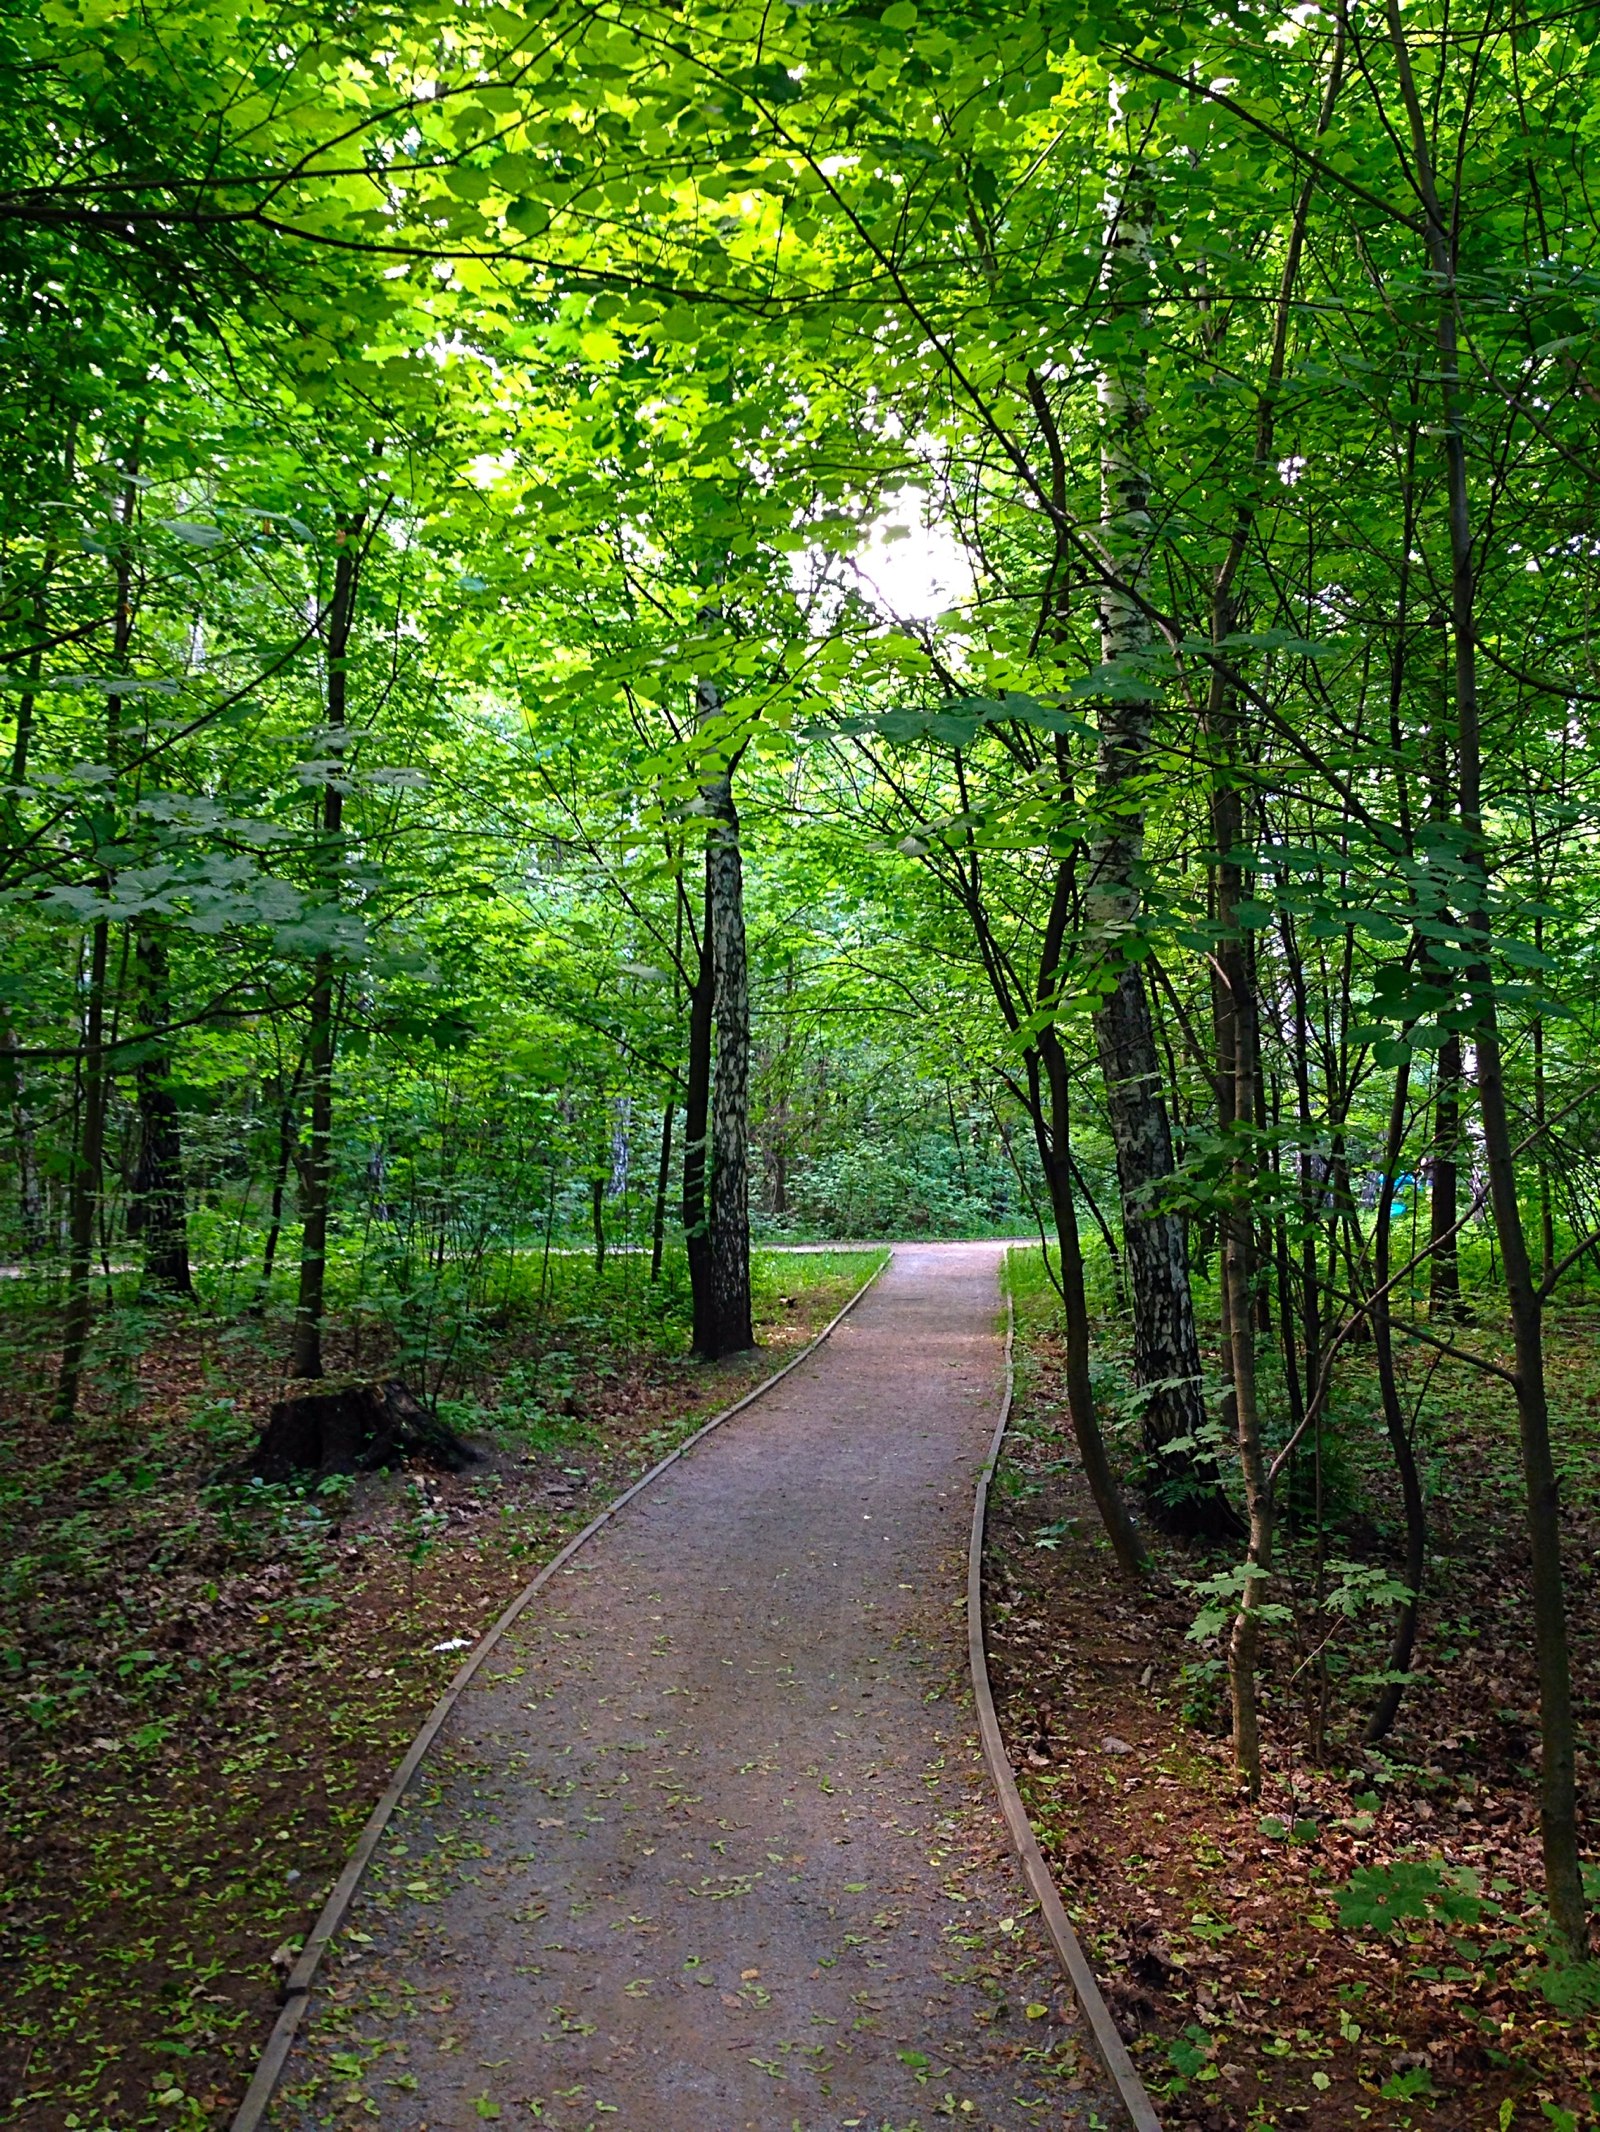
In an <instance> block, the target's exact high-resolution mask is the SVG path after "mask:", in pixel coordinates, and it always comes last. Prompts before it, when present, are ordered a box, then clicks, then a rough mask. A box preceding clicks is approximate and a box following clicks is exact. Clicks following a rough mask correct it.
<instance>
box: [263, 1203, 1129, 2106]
mask: <svg viewBox="0 0 1600 2132" xmlns="http://www.w3.org/2000/svg"><path fill="white" fill-rule="evenodd" d="M1002 1248H1003V1247H1001V1246H999V1245H996V1244H988V1243H984V1244H932V1245H910V1246H902V1247H901V1249H900V1250H899V1252H898V1253H897V1255H896V1258H895V1262H894V1264H893V1265H892V1266H891V1267H890V1268H889V1270H888V1271H887V1272H886V1273H885V1274H884V1276H883V1277H882V1279H881V1280H880V1282H879V1284H878V1286H877V1287H876V1288H875V1289H873V1290H872V1291H871V1293H870V1294H869V1295H868V1296H867V1297H866V1298H865V1300H864V1301H863V1302H862V1303H861V1304H860V1305H859V1306H858V1308H857V1310H856V1311H855V1313H854V1314H853V1315H852V1316H851V1317H849V1318H847V1319H846V1320H845V1321H844V1323H843V1324H842V1325H841V1326H840V1327H839V1329H838V1331H837V1332H836V1333H835V1334H834V1335H833V1338H832V1340H831V1341H830V1342H829V1343H828V1345H827V1346H826V1347H824V1348H823V1349H821V1350H820V1351H819V1353H818V1354H817V1356H816V1357H815V1358H814V1359H813V1360H811V1361H809V1362H807V1363H806V1364H804V1365H803V1366H802V1367H801V1368H800V1369H798V1370H796V1371H795V1373H794V1374H793V1375H792V1376H791V1377H789V1378H788V1379H786V1380H785V1382H784V1383H783V1384H781V1385H780V1386H778V1387H777V1388H776V1390H774V1391H773V1392H772V1393H770V1394H769V1395H768V1396H767V1397H766V1398H764V1399H763V1400H761V1401H760V1402H758V1403H757V1405H756V1406H755V1407H753V1408H752V1409H750V1410H749V1411H748V1412H747V1413H745V1414H742V1415H740V1416H739V1417H738V1418H737V1419H736V1420H735V1421H733V1422H732V1423H730V1424H729V1426H728V1427H727V1428H726V1429H725V1430H722V1431H719V1432H718V1433H717V1434H715V1435H713V1436H712V1437H710V1438H709V1439H708V1440H707V1441H706V1443H705V1444H704V1445H703V1446H702V1447H701V1448H700V1449H699V1450H697V1451H696V1452H694V1453H693V1455H692V1456H691V1457H690V1458H688V1459H686V1460H685V1461H683V1462H682V1463H681V1464H680V1465H678V1466H677V1467H675V1468H673V1469H672V1470H671V1471H670V1472H669V1473H668V1474H667V1475H665V1476H664V1477H663V1479H662V1480H661V1481H660V1482H658V1483H656V1484H655V1485H654V1486H653V1487H652V1488H650V1489H647V1490H646V1492H645V1493H644V1495H642V1496H641V1497H640V1498H639V1499H638V1501H637V1502H636V1503H634V1504H632V1505H630V1506H629V1508H628V1509H627V1510H626V1511H625V1512H624V1513H623V1515H622V1516H621V1517H620V1518H619V1519H618V1521H617V1522H616V1523H615V1524H614V1525H611V1526H609V1527H607V1528H606V1530H605V1531H604V1532H603V1533H601V1534H600V1535H599V1536H598V1537H597V1538H596V1539H595V1540H594V1541H593V1542H592V1543H591V1544H590V1545H589V1547H587V1548H586V1549H585V1550H584V1551H583V1552H582V1553H580V1554H579V1555H578V1556H577V1557H576V1559H575V1561H574V1562H573V1564H572V1565H571V1566H570V1567H569V1569H568V1570H567V1571H566V1572H565V1573H564V1574H563V1575H562V1576H561V1577H560V1578H558V1579H557V1581H556V1583H555V1584H553V1585H552V1586H551V1587H550V1589H549V1591H548V1592H547V1593H546V1594H545V1595H544V1596H543V1598H542V1599H540V1600H539V1601H536V1602H535V1604H534V1605H533V1607H531V1608H530V1610H529V1611H528V1612H527V1613H526V1614H524V1615H523V1616H522V1617H521V1619H520V1621H519V1622H518V1623H517V1624H516V1625H515V1627H514V1628H513V1629H512V1630H511V1631H510V1633H509V1635H508V1636H507V1638H506V1640H505V1642H504V1643H503V1644H502V1645H501V1646H500V1648H499V1649H498V1650H497V1651H496V1653H495V1655H494V1657H493V1658H492V1659H491V1660H490V1662H489V1665H488V1666H487V1667H486V1668H485V1670H484V1672H483V1673H481V1674H480V1675H479V1676H478V1679H477V1681H476V1682H475V1683H474V1684H473V1685H472V1686H471V1687H470V1688H469V1689H468V1691H467V1692H466V1694H465V1695H464V1696H463V1698H462V1700H461V1702H460V1704H459V1705H458V1706H457V1708H456V1710H455V1712H454V1714H453V1716H452V1718H451V1720H450V1722H449V1724H448V1726H447V1728H446V1731H445V1733H444V1735H443V1736H442V1739H441V1742H440V1747H439V1750H438V1751H437V1752H436V1753H435V1755H434V1757H433V1758H432V1760H431V1761H430V1763H429V1764H428V1765H427V1768H426V1773H425V1774H426V1776H427V1777H428V1778H431V1781H424V1782H423V1783H422V1784H419V1786H418V1787H417V1788H416V1789H415V1790H414V1792H413V1794H412V1796H411V1797H410V1799H409V1800H408V1801H407V1803H406V1804H405V1806H403V1807H402V1809H401V1810H400V1812H399V1813H398V1814H397V1815H396V1817H395V1820H394V1823H393V1824H392V1827H391V1830H390V1833H389V1836H388V1837H387V1839H386V1841H385V1843H384V1846H383V1848H382V1850H381V1851H380V1853H379V1856H378V1859H377V1861H376V1863H375V1866H374V1869H373V1872H372V1875H371V1876H370V1878H369V1880H368V1882H367V1885H366V1888H365V1891H364V1892H363V1894H362V1895H361V1897H360V1898H359V1899H358V1901H357V1904H356V1907H355V1910H354V1912H353V1914H352V1918H351V1923H350V1928H349V1929H347V1931H346V1933H345V1934H344V1935H343V1937H342V1939H341V1941H340V1942H339V1945H338V1949H337V1952H336V1954H335V1956H334V1957H333V1959H332V1961H331V1962H330V1964H328V1965H326V1966H325V1968H324V1971H323V1976H322V1979H321V1981H320V1982H319V1984H318V1986H317V1989H316V1992H315V1995H314V2001H313V2009H312V2015H311V2018H310V2020H309V2021H308V2023H307V2025H306V2029H305V2031H304V2032H303V2037H302V2040H301V2042H300V2043H299V2044H298V2045H297V2047H296V2050H295V2052H294V2055H293V2057H292V2058H291V2060H290V2062H289V2067H288V2070H287V2072H286V2075H285V2079H284V2083H283V2086H282V2088H281V2089H280V2091H279V2097H278V2101H277V2104H276V2106H275V2110H274V2114H273V2120H272V2121H273V2123H274V2124H275V2125H276V2126H278V2127H282V2128H287V2127H290V2126H310V2125H312V2124H316V2123H320V2122H326V2121H327V2120H328V2117H329V2114H330V2109H336V2108H337V2107H338V2105H339V2104H340V2101H341V2096H342V2098H343V2099H344V2100H347V2101H352V2102H353V2101H354V2100H355V2099H356V2097H355V2094H354V2092H353V2090H354V2089H355V2088H356V2087H357V2086H359V2087H360V2088H361V2089H362V2091H363V2092H364V2093H365V2095H366V2096H367V2097H368V2098H369V2099H370V2101H371V2102H373V2103H375V2104H376V2105H377V2109H378V2120H377V2121H378V2122H379V2123H380V2124H381V2125H382V2126H384V2127H393V2128H395V2132H421V2128H423V2127H428V2128H429V2132H441V2128H444V2127H450V2128H459V2132H469V2128H476V2127H479V2126H481V2125H482V2124H483V2123H484V2122H485V2121H486V2120H493V2119H495V2118H503V2120H504V2121H505V2122H506V2123H508V2124H516V2125H518V2126H524V2125H528V2124H540V2125H543V2124H551V2125H560V2126H565V2127H570V2128H572V2132H578V2128H581V2127H594V2128H600V2127H610V2128H614V2132H794V2128H795V2127H801V2128H803V2132H814V2128H817V2127H823V2126H826V2127H834V2126H840V2127H845V2126H851V2125H859V2126H860V2127H862V2128H863V2132H880V2128H882V2127H885V2126H888V2127H892V2128H894V2132H908V2128H911V2127H919V2128H925V2132H934V2128H935V2127H936V2126H944V2125H948V2124H951V2123H955V2124H961V2125H969V2126H975V2127H979V2128H985V2132H988V2128H994V2132H1021V2128H1022V2127H1025V2126H1033V2127H1042V2126H1046V2125H1048V2126H1051V2127H1061V2126H1069V2125H1079V2124H1085V2123H1087V2121H1088V2117H1089V2113H1090V2109H1091V2107H1093V2108H1094V2109H1097V2110H1098V2112H1099V2113H1100V2121H1101V2122H1103V2123H1105V2124H1108V2125H1113V2126H1114V2125H1116V2124H1118V2123H1120V2122H1121V2119H1120V2117H1119V2116H1118V2114H1117V2112H1116V2110H1115V2108H1114V2107H1113V2105H1112V2104H1111V2103H1110V2102H1109V2101H1108V2099H1107V2096H1106V2093H1105V2087H1104V2081H1103V2076H1102V2075H1101V2073H1100V2071H1099V2068H1098V2066H1097V2065H1096V2064H1095V2063H1094V2061H1093V2060H1092V2058H1091V2056H1090V2054H1089V2050H1088V2045H1087V2040H1086V2036H1085V2031H1084V2029H1083V2027H1082V2025H1081V2023H1079V2022H1078V2021H1077V2020H1076V2017H1075V2014H1074V2012H1073V2010H1072V2009H1071V2007H1070V2003H1069V2002H1067V2001H1066V1999H1065V1995H1064V1993H1063V1991H1062V1989H1061V1988H1060V1986H1059V1984H1058V1981H1057V1977H1056V1972H1055V1970H1054V1968H1053V1966H1052V1962H1051V1958H1050V1956H1049V1954H1048V1952H1047V1951H1046V1950H1045V1948H1044V1944H1043V1940H1042V1936H1041V1935H1040V1934H1039V1932H1038V1930H1037V1927H1036V1925H1035V1924H1034V1922H1033V1921H1032V1919H1031V1918H1030V1919H1026V1920H1025V1919H1023V1918H1021V1916H1020V1914H1019V1913H1021V1912H1022V1911H1023V1910H1024V1909H1025V1908H1026V1906H1027V1897H1026V1894H1025V1891H1024V1886H1023V1883H1022V1880H1021V1876H1020V1874H1019V1873H1018V1872H1017V1871H1016V1869H1015V1868H1014V1866H1013V1865H1012V1862H1011V1859H1010V1855H1009V1853H1008V1852H1007V1851H1006V1849H1005V1845H1004V1836H1003V1831H1002V1827H1001V1823H1000V1818H999V1814H998V1811H997V1809H996V1807H995V1803H994V1799H993V1795H992V1792H991V1789H990V1787H989V1783H988V1779H987V1776H986V1773H985V1771H984V1768H983V1764H982V1761H981V1759H980V1757H979V1755H978V1751H977V1748H976V1744H975V1741H974V1739H973V1738H972V1736H971V1725H972V1715H971V1705H970V1698H969V1697H968V1694H967V1685H966V1660H965V1646H964V1634H965V1631H964V1621H963V1615H962V1612H961V1608H960V1604H959V1602H960V1599H961V1594H962V1590H963V1579H964V1573H965V1560H966V1541H967V1526H968V1520H969V1518H970V1515H971V1504H972V1490H973V1482H974V1478H975V1475H976V1472H977V1469H978V1467H979V1465H980V1464H981V1462H982V1457H983V1453H984V1450H985V1448H986V1444H987V1439H988V1435H989V1432H990V1429H991V1428H992V1426H993V1421H994V1416H995V1413H996V1411H997V1407H998V1401H999V1394H1000V1385H1001V1355H1000V1346H999V1342H998V1340H997V1338H996V1335H995V1320H996V1312H997V1308H998V1302H999V1297H998V1291H997V1282H996V1272H997V1268H998V1264H999V1258H1000V1252H1001V1249H1002ZM1002 1921H1004V1922H1005V1924H1006V1926H1007V1927H1008V1928H1010V1929H1005V1930H1002ZM1030 2005H1032V2006H1033V2007H1034V2008H1035V2009H1036V2010H1035V2012H1034V2013H1033V2014H1032V2015H1030V2014H1029V2012H1028V2010H1027V2009H1028V2008H1029V2006H1030ZM1041 2005H1047V2006H1048V2009H1049V2011H1048V2012H1044V2013H1041V2012H1039V2011H1038V2010H1037V2009H1038V2008H1039V2007H1040V2006H1041ZM947 2096H948V2098H949V2100H948V2101H947V2100H946V2098H947ZM963 2105H967V2107H965V2108H963ZM340 2114H341V2118H342V2112H341V2113H340Z"/></svg>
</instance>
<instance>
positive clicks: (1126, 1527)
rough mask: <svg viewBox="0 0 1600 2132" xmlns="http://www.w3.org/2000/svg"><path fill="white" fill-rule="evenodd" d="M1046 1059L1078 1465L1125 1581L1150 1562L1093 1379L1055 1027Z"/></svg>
mask: <svg viewBox="0 0 1600 2132" xmlns="http://www.w3.org/2000/svg"><path fill="white" fill-rule="evenodd" d="M1039 1051H1040V1060H1041V1063H1042V1064H1043V1067H1044V1075H1045V1081H1046V1084H1047V1086H1048V1088H1049V1092H1050V1095H1049V1112H1048V1123H1047V1129H1043V1130H1041V1127H1043V1126H1045V1125H1046V1119H1045V1114H1044V1106H1043V1104H1042V1102H1041V1100H1040V1097H1041V1093H1042V1091H1041V1090H1040V1089H1039V1086H1038V1068H1037V1067H1036V1066H1032V1065H1031V1062H1030V1072H1029V1076H1028V1079H1029V1095H1030V1098H1031V1103H1030V1107H1031V1108H1032V1110H1033V1112H1034V1132H1035V1139H1036V1142H1037V1145H1038V1149H1039V1159H1040V1161H1041V1163H1042V1164H1043V1166H1044V1174H1045V1183H1046V1185H1047V1187H1048V1190H1049V1193H1050V1211H1051V1214H1052V1216H1053V1218H1054V1222H1055V1232H1056V1245H1057V1249H1058V1252H1059V1254H1060V1259H1061V1310H1062V1316H1063V1319H1064V1321H1065V1325H1066V1335H1067V1419H1068V1420H1069V1421H1070V1422H1071V1424H1072V1436H1073V1441H1074V1442H1075V1443H1076V1445H1077V1447H1078V1461H1079V1463H1080V1465H1081V1466H1082V1467H1083V1475H1084V1479H1085V1480H1086V1481H1087V1482H1088V1483H1089V1493H1090V1494H1091V1495H1092V1496H1093V1497H1094V1507H1095V1508H1096V1510H1098V1511H1099V1513H1100V1522H1101V1524H1102V1525H1103V1526H1104V1527H1105V1531H1106V1537H1107V1539H1108V1540H1110V1542H1111V1551H1112V1553H1113V1554H1114V1555H1115V1556H1116V1558H1117V1567H1118V1568H1119V1569H1120V1570H1121V1571H1122V1573H1123V1575H1124V1576H1125V1577H1141V1576H1143V1574H1144V1572H1145V1570H1146V1568H1147V1567H1148V1563H1147V1560H1146V1556H1145V1550H1144V1542H1143V1541H1142V1540H1141V1539H1140V1538H1139V1534H1138V1531H1137V1528H1136V1527H1135V1525H1134V1523H1133V1520H1132V1518H1130V1517H1129V1515H1128V1506H1127V1504H1126V1503H1125V1502H1124V1501H1123V1499H1122V1491H1121V1489H1120V1488H1119V1487H1118V1486H1117V1477H1116V1474H1115V1473H1114V1472H1113V1471H1112V1467H1111V1460H1110V1458H1109V1457H1108V1455H1107V1452H1106V1446H1105V1438H1104V1437H1103V1436H1102V1435H1101V1433H1100V1420H1099V1416H1098V1415H1097V1414H1096V1412H1095V1403H1094V1384H1093V1379H1092V1377H1091V1375H1090V1368H1089V1364H1090V1355H1091V1344H1090V1334H1089V1302H1088V1295H1087V1292H1086V1290H1085V1287H1084V1279H1083V1246H1082V1244H1081V1242H1080V1241H1079V1237H1078V1212H1077V1208H1076V1206H1075V1205H1074V1204H1073V1196H1072V1164H1071V1160H1070V1156H1069V1153H1068V1150H1069V1148H1070V1146H1071V1125H1072V1120H1071V1113H1070V1109H1069V1088H1068V1080H1067V1062H1066V1058H1065V1055H1064V1054H1063V1052H1062V1049H1061V1042H1060V1039H1059V1038H1058V1037H1057V1035H1056V1032H1055V1030H1054V1029H1053V1028H1052V1029H1047V1030H1045V1031H1044V1032H1043V1035H1042V1038H1041V1042H1040V1047H1039Z"/></svg>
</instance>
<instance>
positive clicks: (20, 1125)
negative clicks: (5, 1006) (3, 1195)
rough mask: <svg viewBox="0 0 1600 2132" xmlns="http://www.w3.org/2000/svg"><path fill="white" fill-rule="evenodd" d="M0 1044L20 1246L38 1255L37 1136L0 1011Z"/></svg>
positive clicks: (41, 1209) (41, 1224) (41, 1220)
mask: <svg viewBox="0 0 1600 2132" xmlns="http://www.w3.org/2000/svg"><path fill="white" fill-rule="evenodd" d="M0 1046H3V1047H4V1050H5V1053H6V1060H5V1074H6V1078H7V1079H8V1080H9V1083H10V1091H11V1134H12V1140H13V1143H14V1145H15V1147H16V1151H17V1213H18V1216H19V1217H20V1221H21V1229H22V1249H23V1253H24V1255H25V1256H26V1257H28V1258H37V1257H38V1255H39V1253H40V1252H41V1251H43V1249H44V1241H45V1235H44V1231H45V1204H44V1186H43V1181H42V1179H41V1177H40V1174H39V1138H38V1133H37V1130H36V1128H35V1126H34V1122H33V1112H32V1111H31V1110H30V1109H29V1107H28V1092H27V1089H26V1087H25V1086H24V1085H23V1080H22V1070H21V1068H20V1067H19V1066H18V1064H17V1062H16V1056H15V1054H16V1053H17V1051H18V1050H19V1049H20V1048H21V1047H20V1046H19V1044H18V1042H17V1032H16V1029H15V1028H14V1026H13V1025H12V1021H11V1017H10V1015H9V1014H7V1013H5V1012H4V1011H3V1010H0Z"/></svg>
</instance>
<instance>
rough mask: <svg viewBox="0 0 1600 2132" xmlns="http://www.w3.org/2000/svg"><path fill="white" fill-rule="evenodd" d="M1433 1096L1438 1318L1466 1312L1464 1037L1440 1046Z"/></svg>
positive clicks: (1432, 1252) (1431, 1303) (1433, 1308)
mask: <svg viewBox="0 0 1600 2132" xmlns="http://www.w3.org/2000/svg"><path fill="white" fill-rule="evenodd" d="M1437 1072H1438V1078H1437V1081H1436V1084H1435V1091H1434V1098H1433V1147H1432V1150H1431V1152H1430V1154H1429V1159H1428V1246H1429V1258H1428V1309H1429V1312H1430V1314H1431V1315H1432V1316H1433V1317H1436V1318H1455V1317H1459V1316H1460V1315H1461V1254H1460V1250H1459V1248H1458V1246H1459V1238H1458V1237H1457V1235H1456V1222H1457V1220H1458V1219H1459V1214H1458V1211H1457V1202H1458V1199H1459V1196H1460V1171H1459V1169H1458V1167H1457V1157H1458V1155H1459V1152H1460V1147H1461V1076H1462V1061H1461V1039H1460V1037H1459V1036H1457V1035H1455V1034H1454V1032H1452V1033H1451V1034H1450V1035H1448V1036H1446V1038H1445V1040H1444V1042H1443V1043H1442V1044H1441V1045H1440V1046H1439V1064H1438V1069H1437Z"/></svg>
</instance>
